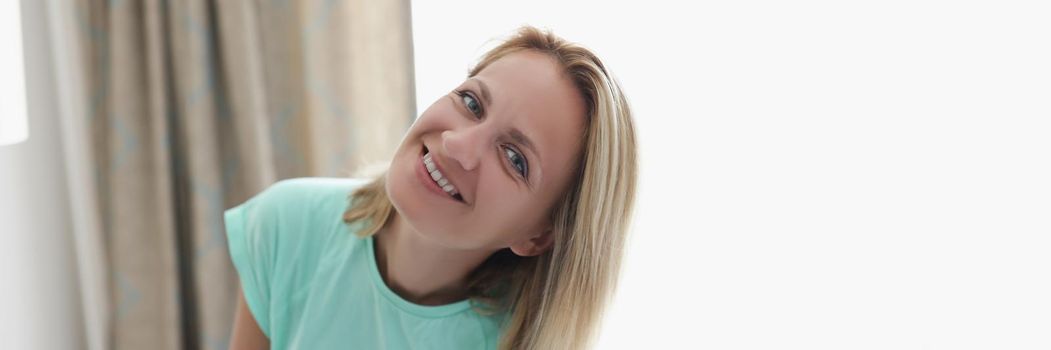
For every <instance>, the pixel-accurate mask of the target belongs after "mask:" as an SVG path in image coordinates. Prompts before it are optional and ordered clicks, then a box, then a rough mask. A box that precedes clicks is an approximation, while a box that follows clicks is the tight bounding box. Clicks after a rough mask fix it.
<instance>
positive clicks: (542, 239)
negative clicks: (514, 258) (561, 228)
mask: <svg viewBox="0 0 1051 350" xmlns="http://www.w3.org/2000/svg"><path fill="white" fill-rule="evenodd" d="M552 236H553V235H552V234H551V228H548V229H546V230H544V231H543V232H541V233H540V234H538V235H536V236H533V237H530V238H529V239H527V240H523V241H520V242H517V243H515V244H512V245H511V246H510V247H509V248H511V251H512V252H514V253H515V254H516V255H518V256H537V255H540V254H543V253H544V252H546V251H547V250H548V249H551V244H552V243H554V241H555V240H554V237H552Z"/></svg>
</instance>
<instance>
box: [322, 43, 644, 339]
mask: <svg viewBox="0 0 1051 350" xmlns="http://www.w3.org/2000/svg"><path fill="white" fill-rule="evenodd" d="M524 50H532V51H537V52H541V53H545V54H548V55H550V56H551V57H552V58H554V59H555V60H556V61H557V62H558V63H559V64H560V66H561V67H562V68H563V69H564V73H565V74H566V76H567V77H568V78H570V79H571V81H572V82H573V83H574V85H575V86H576V88H577V89H578V90H579V91H580V94H581V96H582V97H583V99H584V101H585V103H586V107H587V115H586V122H585V130H584V149H583V153H582V154H581V159H580V163H579V164H578V167H577V169H576V172H575V178H574V179H573V180H571V182H570V185H569V186H568V187H567V189H566V191H565V193H564V194H563V195H562V198H561V199H560V200H559V201H558V202H557V203H556V204H555V205H554V207H553V208H552V210H551V214H550V215H551V216H550V218H551V223H552V231H551V233H552V238H553V239H554V244H553V247H552V249H551V250H549V251H547V252H545V253H543V254H541V255H538V256H534V257H520V256H518V255H515V254H514V253H512V252H511V251H510V249H506V248H505V249H503V250H500V251H498V252H496V253H494V254H493V255H492V256H490V257H489V259H488V260H486V261H485V262H483V263H482V264H481V265H479V266H478V267H477V268H476V269H475V270H474V271H473V272H472V274H471V277H470V283H469V286H468V290H469V297H470V299H471V300H472V301H473V304H475V305H476V306H479V305H481V306H484V307H479V308H477V309H476V310H479V312H482V313H488V312H494V311H507V312H509V313H508V314H507V318H506V321H505V323H504V325H503V328H502V332H501V334H502V335H501V340H500V346H499V348H500V349H584V348H588V347H590V346H591V345H592V344H593V342H594V340H595V338H596V336H597V333H598V329H599V328H600V327H601V321H602V315H603V313H604V311H605V310H606V307H607V305H608V303H609V301H610V299H611V298H612V296H613V293H614V291H615V289H616V286H617V280H618V276H619V274H620V264H621V257H622V255H623V251H624V243H625V241H626V240H627V235H628V228H629V225H630V220H631V219H630V218H631V216H632V211H633V206H634V202H635V186H636V185H635V182H636V172H637V163H636V162H637V160H636V157H637V156H636V150H635V130H634V126H633V122H632V117H631V111H630V109H629V107H628V101H627V99H626V98H625V97H624V94H623V93H622V92H621V89H620V86H619V83H618V82H617V81H616V80H615V79H614V78H613V76H611V75H610V74H609V71H608V70H607V69H606V68H605V66H604V65H603V64H602V61H601V60H599V59H598V57H596V56H595V54H593V53H592V52H591V51H589V50H588V49H586V48H584V47H582V46H580V45H577V44H575V43H571V42H568V41H566V40H564V39H562V38H560V37H558V36H555V35H554V34H552V33H551V32H550V31H541V30H539V29H536V28H534V27H530V26H525V27H522V28H520V29H519V30H518V31H517V32H515V34H514V35H512V36H511V37H510V38H509V39H508V40H506V41H504V42H503V43H502V44H500V45H499V46H497V47H495V48H493V49H492V50H490V51H488V52H487V53H485V54H484V55H483V56H482V58H481V59H480V60H479V62H478V63H477V64H476V65H475V66H474V67H473V68H471V69H470V70H469V72H468V77H473V76H475V75H476V74H478V73H479V72H480V71H481V70H482V69H485V67H486V66H488V65H489V64H491V63H492V62H494V61H496V60H498V59H500V58H501V57H504V56H507V55H508V54H511V53H514V52H518V51H524ZM385 181H386V174H385V173H383V174H380V175H379V176H376V177H375V178H374V179H373V180H372V181H371V182H370V183H369V184H367V185H366V186H363V187H361V188H359V189H358V190H357V191H355V192H354V193H352V194H351V195H350V196H351V199H352V200H353V201H354V204H353V205H352V206H351V207H350V208H349V209H348V210H347V211H346V212H345V213H344V215H343V220H344V221H345V222H347V223H351V222H354V221H356V220H361V219H366V220H368V224H367V225H365V228H364V229H362V230H360V231H358V235H359V236H361V237H367V236H370V235H372V234H375V233H376V232H377V231H378V230H379V229H380V228H382V227H383V226H384V225H385V224H386V223H387V221H388V220H390V218H391V211H392V210H393V209H392V207H393V206H392V204H391V202H390V199H389V198H388V197H387V193H386V191H385V185H384V182H385Z"/></svg>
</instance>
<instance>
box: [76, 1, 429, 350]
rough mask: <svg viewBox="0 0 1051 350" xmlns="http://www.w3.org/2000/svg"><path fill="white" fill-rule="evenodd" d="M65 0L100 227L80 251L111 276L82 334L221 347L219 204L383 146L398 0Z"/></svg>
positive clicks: (225, 281) (398, 91)
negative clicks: (94, 246)
mask: <svg viewBox="0 0 1051 350" xmlns="http://www.w3.org/2000/svg"><path fill="white" fill-rule="evenodd" d="M69 1H70V6H73V7H75V11H74V14H75V15H74V17H75V21H76V22H77V23H76V24H75V26H76V28H79V29H78V32H79V35H80V37H79V38H78V41H80V42H81V43H82V44H81V45H80V47H81V51H82V53H83V56H82V61H81V62H83V69H84V72H83V76H84V79H85V82H84V85H85V87H84V88H85V89H84V91H85V93H86V94H87V96H85V101H86V104H87V111H86V112H85V113H84V114H85V115H83V118H85V119H86V120H87V122H86V123H85V125H90V130H84V131H83V132H84V133H86V134H88V135H87V136H86V138H87V139H88V140H89V141H90V143H91V144H92V147H91V150H90V154H91V156H92V157H94V159H93V160H92V162H91V164H94V169H92V170H94V174H93V178H92V179H91V180H92V181H91V182H90V183H93V184H95V186H94V188H93V190H94V191H95V194H96V196H95V197H96V198H98V200H97V205H96V207H94V208H90V210H92V212H93V213H94V214H95V215H97V216H98V218H99V219H100V220H99V222H100V223H101V226H102V227H101V229H100V232H101V234H100V235H99V237H92V238H94V239H97V241H98V242H99V246H100V247H102V249H101V250H102V252H100V253H99V254H97V256H92V255H91V254H84V253H83V252H81V256H80V257H79V258H80V259H81V260H82V261H81V262H82V263H83V262H84V259H100V261H96V262H98V263H99V266H104V268H103V269H104V270H105V271H103V272H102V273H101V274H100V276H103V277H100V279H103V280H102V281H99V283H98V285H101V286H103V287H101V288H107V289H108V290H105V291H102V292H101V293H98V295H104V296H107V299H108V300H99V302H100V303H104V305H106V307H103V308H102V309H104V310H107V312H105V313H102V314H96V315H86V317H87V319H88V322H93V321H99V320H102V322H105V325H104V326H103V327H95V328H98V329H101V331H100V332H102V333H104V334H101V335H96V337H95V338H94V339H102V343H103V344H104V346H105V347H106V348H114V349H180V348H189V349H224V348H226V345H227V343H228V342H229V334H230V331H231V324H232V320H233V312H234V306H235V300H236V295H237V293H236V292H237V286H238V283H239V282H238V279H237V274H236V272H235V271H234V269H233V266H232V264H231V263H230V258H229V256H228V255H227V249H226V239H225V233H224V231H223V226H222V213H223V210H224V209H226V208H229V207H232V206H234V205H236V204H238V203H240V202H242V201H244V200H245V199H247V198H248V197H250V196H251V195H253V194H254V193H257V192H258V191H260V190H262V189H263V188H265V187H266V186H267V185H269V184H271V183H273V182H275V181H277V180H279V179H284V178H292V177H302V176H333V177H343V176H348V175H349V174H350V173H351V172H353V171H355V170H356V169H357V168H358V167H359V166H361V165H363V164H366V163H370V162H374V161H381V160H385V159H386V158H387V157H389V156H390V155H391V154H393V151H394V148H395V147H396V146H397V144H398V141H399V140H400V137H401V135H402V133H403V132H404V131H405V130H406V128H407V127H408V126H409V124H411V122H412V120H413V118H414V116H415V113H416V111H415V106H414V97H413V71H412V67H413V63H412V62H413V59H412V44H411V31H410V19H409V3H408V1H407V0H402V1H381V0H377V1H366V0H358V1H322V0H317V1H296V0H266V1H249V0H213V1H207V0H167V1H161V0H142V1H137V0H84V1H75V0H69ZM84 285H92V284H91V283H86V284H84ZM88 329H89V330H90V329H92V327H88ZM89 338H92V337H91V336H90V335H89Z"/></svg>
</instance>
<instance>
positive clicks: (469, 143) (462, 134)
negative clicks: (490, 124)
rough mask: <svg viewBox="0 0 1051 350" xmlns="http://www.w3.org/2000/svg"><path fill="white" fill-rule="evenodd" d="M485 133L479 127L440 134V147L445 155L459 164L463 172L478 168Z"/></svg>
mask: <svg viewBox="0 0 1051 350" xmlns="http://www.w3.org/2000/svg"><path fill="white" fill-rule="evenodd" d="M484 136H485V133H484V132H483V131H482V128H479V127H463V128H459V129H457V130H446V131H443V132H442V147H444V148H445V152H446V154H447V155H448V156H449V157H450V158H452V159H454V160H456V161H457V162H459V163H460V166H461V167H463V169H464V170H467V171H471V170H474V168H476V167H478V162H479V160H480V159H481V156H482V152H483V151H484V149H485V137H484Z"/></svg>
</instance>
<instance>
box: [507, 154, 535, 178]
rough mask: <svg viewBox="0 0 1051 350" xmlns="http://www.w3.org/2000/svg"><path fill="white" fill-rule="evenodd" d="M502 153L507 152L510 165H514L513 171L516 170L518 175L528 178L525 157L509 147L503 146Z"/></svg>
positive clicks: (527, 166) (527, 165) (527, 164)
mask: <svg viewBox="0 0 1051 350" xmlns="http://www.w3.org/2000/svg"><path fill="white" fill-rule="evenodd" d="M504 153H506V154H507V160H509V161H510V162H511V166H513V167H515V171H517V172H518V174H519V175H522V178H528V177H529V163H527V162H526V159H525V157H523V156H522V154H520V153H518V152H516V151H515V150H514V149H513V148H510V147H505V148H504Z"/></svg>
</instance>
